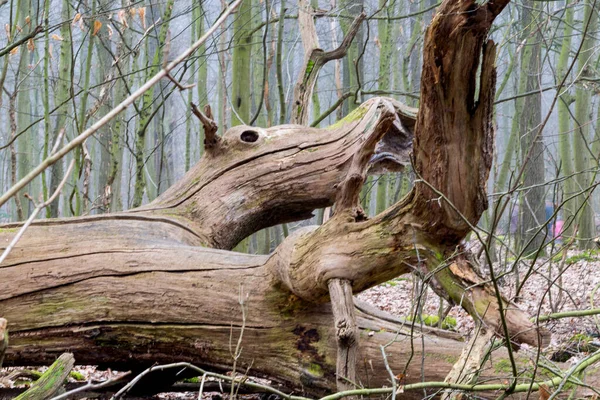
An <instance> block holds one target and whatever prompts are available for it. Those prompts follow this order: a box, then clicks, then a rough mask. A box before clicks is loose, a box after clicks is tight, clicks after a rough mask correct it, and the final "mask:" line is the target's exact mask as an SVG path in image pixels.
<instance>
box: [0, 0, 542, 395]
mask: <svg viewBox="0 0 600 400" xmlns="http://www.w3.org/2000/svg"><path fill="white" fill-rule="evenodd" d="M507 2H508V0H505V1H489V2H486V3H485V4H478V3H476V2H475V1H473V0H467V1H463V0H461V1H458V0H446V1H445V2H444V3H443V4H442V5H441V6H440V12H439V14H438V15H437V16H436V17H435V18H434V20H433V22H432V24H431V26H430V28H429V30H428V32H427V36H426V40H425V46H424V48H425V54H424V72H423V83H422V89H421V93H422V98H421V109H420V110H419V114H418V118H417V122H416V126H415V123H414V118H411V115H410V114H411V113H410V112H405V111H404V109H403V107H402V106H399V105H398V104H397V103H394V102H393V101H391V100H389V99H388V100H386V99H371V100H369V101H367V102H366V103H365V104H363V105H362V106H361V107H359V108H358V109H357V110H355V111H354V112H353V113H352V114H351V115H349V116H348V117H346V118H345V119H344V120H343V121H341V122H340V123H338V124H335V125H334V126H332V127H330V128H328V129H311V128H306V127H302V126H298V125H283V126H279V127H274V128H269V129H261V128H255V127H249V126H238V127H235V128H232V129H230V130H229V131H228V132H227V133H226V134H225V135H224V136H223V137H222V138H221V139H220V141H219V144H218V146H219V151H218V152H212V153H209V154H207V156H206V157H205V158H204V159H203V160H202V161H201V162H200V163H199V164H198V165H197V166H196V167H194V168H193V169H192V170H191V171H190V172H189V173H188V174H187V175H186V176H185V178H184V179H183V180H182V181H181V182H179V183H178V184H176V185H174V186H173V187H172V188H171V189H169V190H168V191H167V192H165V193H164V194H163V195H162V196H160V197H159V198H158V199H157V200H155V201H154V202H153V203H151V204H149V205H147V206H145V207H142V208H139V209H136V210H131V211H130V212H126V213H121V214H116V215H112V216H99V217H86V218H79V219H73V220H55V221H43V222H40V223H38V224H36V225H35V226H33V227H31V228H30V230H29V231H28V232H27V234H26V235H25V236H24V237H23V239H22V241H21V242H20V244H19V247H17V248H15V250H14V251H13V253H11V255H10V257H9V258H8V259H7V260H6V262H5V263H4V264H3V265H2V266H0V314H2V315H3V316H4V317H7V318H8V320H9V321H11V332H12V334H11V335H12V336H11V341H12V345H11V347H10V348H9V350H8V352H7V362H8V363H9V364H20V363H26V364H35V363H47V362H49V361H51V360H52V359H53V358H54V357H55V356H56V355H57V353H59V352H62V351H65V350H67V349H70V350H72V351H73V352H74V353H75V354H76V357H77V359H78V360H79V361H81V362H85V363H87V362H89V363H107V364H111V365H117V366H118V365H120V366H122V367H123V366H131V365H138V366H139V365H148V364H152V363H154V362H171V361H173V360H178V361H189V362H192V363H197V364H200V365H204V366H208V367H211V368H218V369H227V368H228V366H229V365H231V363H232V359H231V353H230V351H229V346H228V343H229V340H230V335H231V334H233V335H238V334H239V331H240V330H241V311H240V310H239V304H238V299H237V294H238V286H239V284H243V285H244V287H245V292H248V293H250V295H249V298H248V300H247V305H248V313H247V318H246V322H245V327H246V328H245V332H244V345H243V347H244V351H243V353H242V360H241V361H243V362H246V363H250V361H251V360H253V362H254V363H253V373H256V374H259V375H266V376H269V377H271V378H274V379H276V380H279V381H282V382H285V383H287V384H288V385H290V386H296V385H297V384H298V382H300V383H301V385H303V386H304V388H305V389H306V390H308V391H310V392H312V393H319V392H321V391H328V390H332V389H333V388H334V387H335V382H336V378H335V371H336V361H335V360H337V357H336V349H337V342H338V340H337V333H336V330H335V329H334V327H333V324H332V321H333V315H332V309H331V305H330V304H328V301H329V300H330V295H329V288H328V282H330V281H332V280H341V281H344V282H347V285H348V290H350V286H351V290H352V292H353V293H358V292H360V291H361V290H364V289H366V288H368V287H371V286H373V285H375V284H378V283H381V282H384V281H386V280H388V279H390V278H393V277H396V276H398V275H400V274H402V273H405V272H415V273H417V274H419V275H420V276H422V277H423V278H424V279H425V280H426V281H427V282H428V283H429V284H430V285H431V286H432V287H433V288H434V289H435V290H436V292H438V293H439V294H440V295H442V296H444V297H445V298H446V299H447V300H448V301H450V302H454V303H456V304H461V305H462V306H463V307H464V308H465V309H466V310H467V311H468V312H469V313H470V314H471V315H472V316H473V317H474V318H476V319H477V320H478V322H480V323H481V324H483V325H484V326H486V327H487V328H488V329H490V330H493V332H495V334H496V335H499V336H505V335H504V333H505V332H504V331H503V329H501V323H500V322H501V317H502V316H504V317H505V321H506V324H507V330H508V336H509V337H508V338H507V339H508V340H511V341H514V342H515V343H517V344H518V343H521V342H525V343H530V344H533V345H536V346H537V345H539V346H543V345H544V344H545V343H546V342H547V339H548V337H547V333H546V332H545V331H544V329H543V328H542V329H538V327H537V326H535V325H534V324H532V323H531V322H530V321H529V319H528V316H527V315H525V314H524V313H523V312H522V311H520V310H518V309H516V308H514V307H511V306H510V303H509V302H508V301H507V300H506V299H504V298H502V297H501V296H500V295H497V294H496V293H495V291H494V290H493V288H492V287H491V286H490V284H489V283H487V282H485V281H483V280H482V279H481V278H479V277H478V276H477V275H476V274H475V273H474V272H473V270H472V268H471V266H470V265H469V263H468V258H467V256H465V255H464V251H463V249H462V247H461V243H460V242H461V240H462V239H463V238H464V236H465V235H466V233H467V232H468V231H469V229H470V228H471V227H472V226H473V225H474V224H475V223H476V222H477V220H478V219H479V217H480V216H481V213H482V212H483V210H484V209H485V207H486V206H487V204H486V197H485V187H486V181H487V177H488V174H489V169H490V165H491V159H492V148H493V147H492V144H493V129H492V128H493V125H492V100H493V98H494V82H495V70H494V57H495V55H494V45H493V43H492V42H489V41H488V42H486V36H487V33H488V31H489V28H490V25H491V23H492V21H493V19H494V18H495V16H496V15H497V14H498V13H499V12H500V11H501V10H502V8H503V7H504V6H505V5H506V3H507ZM480 60H481V62H480ZM480 64H481V67H480ZM478 69H480V71H481V72H480V74H478V72H477V71H478ZM477 88H478V89H479V92H478V96H477V98H475V93H476V89H477ZM412 132H415V142H414V156H413V162H414V165H415V171H416V173H417V174H418V177H419V180H418V181H417V184H416V186H415V188H414V190H413V191H412V192H411V193H410V194H409V195H408V196H407V197H406V198H404V199H403V200H401V201H400V202H398V203H397V204H395V205H393V206H392V207H390V208H389V209H388V210H386V211H384V212H383V213H381V214H379V215H377V216H376V217H374V218H373V219H370V220H367V219H365V218H364V216H363V215H362V214H361V213H360V210H359V208H358V206H357V201H356V195H357V192H358V188H359V187H360V184H361V182H362V181H363V180H364V177H365V175H366V174H367V173H368V171H369V170H373V169H376V168H377V164H378V163H380V164H381V163H383V162H384V161H385V162H386V163H388V162H395V163H396V164H398V157H400V159H401V158H402V154H404V155H406V153H407V150H408V149H410V148H411V144H410V143H407V142H406V139H407V137H408V136H409V135H408V134H407V133H412ZM398 140H399V144H398V142H397V141H398ZM388 149H396V151H395V154H394V152H390V151H388ZM398 149H399V150H400V152H398V151H397V150H398ZM384 153H389V154H391V155H388V154H386V155H385V156H384V155H382V154H384ZM404 162H406V160H405V161H404ZM386 165H387V164H386ZM334 201H337V203H338V204H337V206H338V207H337V209H336V213H335V215H334V216H333V217H332V218H330V219H329V220H328V221H327V222H326V223H325V224H323V225H322V226H320V227H307V228H303V229H300V230H298V231H296V232H295V233H294V234H293V235H291V236H289V237H288V238H287V239H286V240H285V241H284V243H283V244H282V245H281V246H280V247H279V248H278V249H277V250H276V252H275V253H274V254H272V255H271V256H268V257H267V256H249V255H242V254H236V253H231V252H225V251H222V250H215V249H210V248H206V247H200V246H202V245H204V246H207V247H213V248H219V249H230V248H232V247H233V246H234V245H235V244H236V243H237V242H239V241H240V240H241V239H243V238H244V237H245V236H247V235H248V234H250V233H252V232H255V231H257V230H259V229H261V228H263V227H266V226H270V225H273V224H275V223H281V222H286V221H290V220H296V219H301V218H304V217H306V216H308V215H310V213H311V212H312V210H313V209H314V208H316V207H324V206H329V205H331V204H332V203H333V202H334ZM7 228H8V230H7V229H4V230H3V231H2V232H0V240H3V241H4V239H5V238H6V237H9V235H10V234H11V232H10V228H11V227H10V226H8V227H7ZM6 282H10V284H7V283H6ZM356 320H357V326H358V327H359V332H360V333H359V335H360V340H359V349H358V356H357V358H358V362H357V373H358V377H357V382H358V381H360V382H361V383H363V384H365V385H367V386H378V385H382V384H385V383H386V382H385V380H386V379H387V377H388V376H389V375H388V374H387V371H386V369H385V368H384V366H383V361H382V360H381V357H380V346H381V345H383V344H386V343H388V342H389V341H390V340H391V339H392V338H393V336H392V334H391V333H389V332H396V331H398V332H400V333H399V336H398V341H399V343H397V344H394V345H392V346H390V347H388V350H389V352H390V353H391V354H390V355H389V360H390V363H391V364H390V366H391V368H392V370H393V371H398V372H402V371H404V372H405V373H406V375H407V377H408V378H407V380H408V381H409V382H411V381H417V380H422V379H423V380H432V379H435V380H443V377H444V376H446V374H447V372H448V371H449V369H450V365H451V364H452V363H453V361H455V357H456V358H457V357H458V354H460V350H459V348H458V345H457V342H455V341H451V340H449V339H445V338H435V337H431V336H427V337H425V338H422V339H421V338H420V339H419V340H420V343H419V345H418V346H417V345H415V343H413V342H411V341H413V340H414V339H415V338H414V335H413V333H414V332H413V331H411V330H410V329H408V328H403V327H402V326H400V325H399V324H396V323H392V322H389V321H387V320H386V319H382V318H378V317H375V316H373V315H369V314H366V313H363V312H359V313H358V314H357V318H356ZM232 325H233V329H231V326H232ZM407 329H408V330H407ZM386 331H387V332H386ZM371 332H372V333H373V334H372V335H371ZM421 343H422V345H421ZM407 349H410V350H407ZM521 362H522V361H521ZM422 367H423V368H422ZM422 370H423V371H424V372H422Z"/></svg>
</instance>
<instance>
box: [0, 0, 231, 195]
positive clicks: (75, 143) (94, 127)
mask: <svg viewBox="0 0 600 400" xmlns="http://www.w3.org/2000/svg"><path fill="white" fill-rule="evenodd" d="M241 3H242V0H235V1H234V2H233V3H232V4H230V5H229V6H228V7H227V9H225V10H224V11H223V13H222V14H221V16H220V17H219V19H218V20H217V21H216V22H215V23H214V25H213V26H212V27H211V28H210V29H208V30H207V31H206V33H205V34H204V35H202V37H201V38H200V39H198V40H197V41H196V42H195V43H194V44H193V45H192V46H190V47H189V48H187V49H186V50H185V51H183V52H182V53H181V54H180V55H179V56H178V57H177V58H175V60H173V61H171V62H170V63H169V64H168V65H167V66H165V67H164V68H163V69H162V70H160V71H159V72H158V73H157V74H156V75H154V76H153V77H152V78H151V79H150V80H148V81H147V82H146V83H145V84H144V85H142V87H140V88H139V89H138V90H136V91H135V92H134V93H132V94H131V95H129V97H127V98H126V99H125V100H124V101H123V102H121V104H119V105H118V106H116V107H115V108H113V109H112V110H111V111H110V112H109V113H108V114H106V115H105V116H104V117H102V118H101V119H100V120H98V122H96V123H95V124H94V125H92V126H91V127H89V128H88V129H86V130H85V131H84V132H82V133H81V134H80V135H79V136H77V137H76V138H75V139H73V140H71V141H70V142H69V143H67V145H65V146H64V147H63V148H62V149H61V150H60V151H58V152H57V153H56V154H54V155H52V156H50V157H48V158H46V159H45V160H44V161H42V162H41V163H40V164H39V165H38V166H37V167H35V168H34V169H33V170H32V171H31V172H29V173H28V174H27V175H25V177H23V178H22V179H21V180H20V181H19V182H17V184H16V185H14V186H13V187H11V188H10V189H9V190H8V191H7V192H6V193H4V194H3V195H2V196H1V197H0V206H1V205H3V204H4V203H6V202H7V201H8V199H10V198H11V197H12V196H14V195H15V194H17V193H18V192H19V190H21V189H23V188H24V187H25V185H27V184H28V183H29V182H31V181H32V180H33V179H34V178H35V177H37V176H38V175H39V174H41V173H42V171H44V170H45V169H46V168H48V167H49V166H51V165H52V164H54V163H55V162H57V161H58V160H60V159H61V158H63V157H64V156H65V155H67V154H68V153H69V152H70V151H71V150H73V149H74V148H75V147H77V146H79V145H81V143H83V141H84V140H85V139H87V138H88V137H90V136H91V135H93V134H94V133H96V132H97V131H98V130H99V129H100V128H101V127H103V126H104V125H106V124H107V123H108V122H109V121H110V120H112V119H113V118H114V117H116V116H117V115H118V114H119V113H121V112H122V111H124V110H125V109H126V108H127V107H128V106H129V105H130V104H132V103H133V102H134V101H135V100H136V99H138V98H139V97H141V96H142V95H143V94H144V93H145V92H146V91H148V90H149V89H150V88H151V87H153V86H154V85H156V84H157V83H158V82H159V81H160V80H161V79H162V78H164V77H166V76H167V75H168V74H169V73H170V72H171V70H172V69H173V68H175V67H176V66H177V65H179V64H180V63H181V62H183V61H184V60H185V59H186V58H188V57H189V56H191V55H192V54H193V53H194V52H195V51H196V50H197V49H198V48H199V47H200V46H202V44H203V43H204V42H205V41H206V40H207V39H208V38H209V37H210V36H211V35H212V34H213V33H214V32H215V31H216V30H217V28H218V27H219V26H220V25H221V24H222V23H223V22H225V20H226V19H227V17H228V16H229V15H230V14H231V13H232V12H233V11H234V10H235V9H236V8H237V7H238V6H239V5H240V4H241Z"/></svg>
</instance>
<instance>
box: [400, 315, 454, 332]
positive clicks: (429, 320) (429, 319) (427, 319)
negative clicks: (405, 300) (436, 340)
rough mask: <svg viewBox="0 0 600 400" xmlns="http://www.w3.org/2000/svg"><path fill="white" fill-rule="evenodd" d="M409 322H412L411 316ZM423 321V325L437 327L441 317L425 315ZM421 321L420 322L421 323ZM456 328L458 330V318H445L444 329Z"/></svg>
mask: <svg viewBox="0 0 600 400" xmlns="http://www.w3.org/2000/svg"><path fill="white" fill-rule="evenodd" d="M407 320H408V321H412V320H413V317H412V316H410V317H408V318H407ZM421 321H422V322H423V325H426V326H431V327H437V326H438V323H439V322H440V317H438V316H437V315H428V314H423V315H422V316H421ZM421 321H419V322H421ZM454 328H456V318H452V317H446V318H444V320H443V321H442V329H454Z"/></svg>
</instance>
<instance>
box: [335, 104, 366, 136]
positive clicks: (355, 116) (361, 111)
mask: <svg viewBox="0 0 600 400" xmlns="http://www.w3.org/2000/svg"><path fill="white" fill-rule="evenodd" d="M367 111H369V109H368V107H363V106H361V107H357V108H356V109H355V110H354V111H352V112H351V113H350V114H348V115H346V117H344V118H342V119H340V120H339V121H338V122H336V123H335V124H333V125H329V126H328V127H327V128H326V129H328V130H334V129H338V128H339V127H341V126H344V125H345V124H349V123H351V122H354V121H358V120H359V119H361V118H362V117H364V116H365V114H366V113H367Z"/></svg>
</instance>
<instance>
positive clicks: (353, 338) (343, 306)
mask: <svg viewBox="0 0 600 400" xmlns="http://www.w3.org/2000/svg"><path fill="white" fill-rule="evenodd" d="M328 285H329V296H330V298H331V310H332V312H333V325H334V326H335V332H336V339H337V361H336V369H335V370H336V381H337V390H338V391H340V392H341V391H343V390H351V389H356V388H357V387H359V385H358V382H357V381H356V361H357V353H358V328H357V326H356V318H355V317H354V302H353V299H352V286H351V284H350V282H349V281H347V280H344V279H331V280H330V281H329V282H328Z"/></svg>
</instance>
